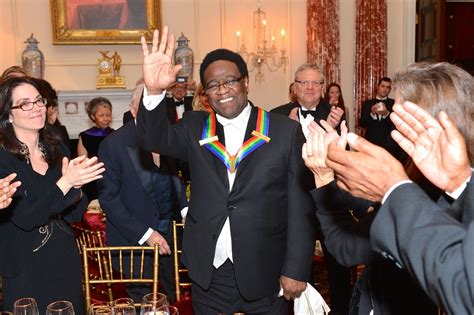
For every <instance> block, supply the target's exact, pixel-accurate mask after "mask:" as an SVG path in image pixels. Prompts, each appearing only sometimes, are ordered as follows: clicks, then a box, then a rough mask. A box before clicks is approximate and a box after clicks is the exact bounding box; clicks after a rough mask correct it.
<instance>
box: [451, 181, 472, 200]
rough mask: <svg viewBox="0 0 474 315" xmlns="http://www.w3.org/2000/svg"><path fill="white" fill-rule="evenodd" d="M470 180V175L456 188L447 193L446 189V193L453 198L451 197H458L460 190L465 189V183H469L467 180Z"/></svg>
mask: <svg viewBox="0 0 474 315" xmlns="http://www.w3.org/2000/svg"><path fill="white" fill-rule="evenodd" d="M470 180H471V176H469V177H468V178H467V179H466V181H465V182H464V183H462V184H461V186H459V187H458V188H456V189H455V190H454V191H453V192H452V193H448V192H447V191H446V194H447V195H448V196H449V197H451V198H453V199H458V198H459V196H461V194H462V192H463V191H464V189H466V186H467V183H469V181H470Z"/></svg>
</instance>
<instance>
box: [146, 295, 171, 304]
mask: <svg viewBox="0 0 474 315" xmlns="http://www.w3.org/2000/svg"><path fill="white" fill-rule="evenodd" d="M142 303H143V304H154V305H156V306H160V305H169V303H168V299H167V298H166V295H164V294H163V293H159V292H157V293H148V294H146V295H145V296H144V297H143V300H142Z"/></svg>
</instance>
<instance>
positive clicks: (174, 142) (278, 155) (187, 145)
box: [138, 27, 314, 314]
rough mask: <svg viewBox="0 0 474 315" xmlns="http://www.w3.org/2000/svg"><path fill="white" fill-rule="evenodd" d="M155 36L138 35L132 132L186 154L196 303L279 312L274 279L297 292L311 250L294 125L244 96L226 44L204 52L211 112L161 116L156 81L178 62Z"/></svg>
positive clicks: (236, 60) (236, 58) (289, 295)
mask: <svg viewBox="0 0 474 315" xmlns="http://www.w3.org/2000/svg"><path fill="white" fill-rule="evenodd" d="M157 45H158V31H155V33H154V38H153V47H152V52H149V51H148V47H147V45H146V41H145V39H144V38H142V48H143V52H144V66H143V72H144V78H145V85H146V90H145V92H144V97H143V99H142V101H143V105H140V106H143V107H142V108H141V109H140V111H139V113H138V131H139V132H138V133H139V137H140V140H141V142H142V143H144V145H145V147H146V148H147V149H156V150H158V151H159V152H162V153H163V154H167V155H171V156H175V157H177V158H180V159H183V160H188V161H189V166H190V170H191V183H192V186H191V199H190V206H189V212H188V214H187V216H186V226H185V229H184V238H183V262H184V264H185V265H186V266H187V267H188V269H189V276H190V277H191V279H192V281H193V285H192V296H193V306H194V310H195V312H196V313H197V314H218V313H219V312H224V313H233V312H246V313H262V314H287V311H288V310H287V303H286V302H285V300H284V299H283V298H278V292H279V290H280V287H281V288H282V289H283V294H284V296H285V298H286V299H294V298H295V297H297V296H299V295H300V294H301V293H302V292H303V290H304V289H305V287H306V280H307V279H309V276H310V271H311V261H312V255H313V251H314V235H313V222H314V221H313V220H314V212H313V209H312V206H311V200H310V197H309V195H308V193H307V192H305V191H304V189H303V187H302V185H301V177H302V176H303V174H304V171H305V169H304V168H305V166H304V163H303V160H302V159H301V147H302V144H303V142H304V136H303V134H302V132H301V128H300V127H299V125H298V124H297V123H295V122H293V121H291V120H289V119H286V118H285V117H282V116H281V115H273V114H271V113H268V112H265V111H264V110H263V109H260V108H258V107H255V106H253V105H252V104H251V103H250V102H249V101H248V99H247V94H248V85H249V79H248V70H247V65H246V64H245V62H244V60H243V59H242V57H240V55H238V54H236V53H234V52H232V51H229V50H226V49H217V50H214V51H212V52H210V53H209V54H208V55H207V56H206V57H205V58H204V60H203V62H202V64H201V68H200V79H201V82H203V84H204V88H205V90H206V93H207V95H208V98H209V103H210V104H211V106H212V108H213V109H214V110H215V112H216V114H214V113H211V114H210V113H207V112H202V111H199V112H198V111H193V112H188V113H185V115H184V117H183V119H181V120H180V121H179V122H178V123H177V124H175V125H171V124H169V121H168V119H167V118H166V108H165V106H164V102H163V101H162V100H163V98H164V94H165V91H164V89H165V88H166V87H167V86H168V85H169V83H170V82H173V81H174V80H175V76H176V73H177V72H178V71H179V69H180V68H181V66H180V65H176V66H173V65H172V52H173V50H174V49H173V48H174V47H173V46H174V36H173V35H170V36H168V28H167V27H164V29H163V34H162V38H161V44H160V45H159V48H158V47H157ZM248 139H251V141H244V140H248ZM251 144H254V145H251ZM238 152H240V153H239V154H237V153H238Z"/></svg>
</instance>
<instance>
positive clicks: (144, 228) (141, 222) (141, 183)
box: [99, 84, 186, 302]
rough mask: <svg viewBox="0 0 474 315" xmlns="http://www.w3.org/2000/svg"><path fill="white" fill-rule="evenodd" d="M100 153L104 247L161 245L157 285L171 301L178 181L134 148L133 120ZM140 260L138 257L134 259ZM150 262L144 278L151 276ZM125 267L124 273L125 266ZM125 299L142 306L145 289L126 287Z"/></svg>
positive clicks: (161, 161)
mask: <svg viewBox="0 0 474 315" xmlns="http://www.w3.org/2000/svg"><path fill="white" fill-rule="evenodd" d="M142 91H143V84H142V85H138V86H136V87H135V89H134V91H133V98H132V101H131V103H130V112H131V113H132V115H133V117H136V114H137V110H138V104H139V101H140V96H141V93H142ZM106 140H107V141H105V140H104V141H103V142H102V143H101V145H100V147H99V158H100V159H101V161H102V162H104V164H106V165H107V169H106V171H105V173H104V177H103V179H102V180H101V181H100V183H99V202H100V205H101V207H102V209H103V210H104V212H105V214H106V215H107V227H106V229H107V244H108V245H110V246H134V245H143V244H145V243H146V244H148V245H153V244H155V243H158V244H159V245H160V254H161V255H162V256H161V257H160V265H159V267H160V270H159V273H160V284H161V285H162V287H163V289H164V291H165V293H166V294H167V295H168V297H169V298H170V300H172V301H173V300H174V294H175V287H174V274H173V260H172V257H171V256H170V254H171V250H170V245H171V244H172V240H173V239H172V231H171V230H172V228H171V227H170V222H171V220H173V219H176V218H175V216H176V213H177V210H178V209H177V208H179V209H181V208H182V207H184V206H185V203H186V198H185V195H184V194H183V193H182V190H181V186H180V181H179V180H174V179H173V178H172V176H171V175H170V173H169V169H167V160H166V158H164V157H163V156H160V155H159V154H157V153H151V152H147V151H145V150H143V149H142V148H141V147H140V146H139V145H138V135H137V127H136V123H135V120H132V121H130V122H128V123H127V124H125V125H124V126H122V127H121V128H119V129H118V130H117V131H116V132H114V134H113V137H108V138H107V139H106ZM138 255H139V254H138ZM152 263H153V261H152V257H148V261H147V266H146V270H145V273H151V272H152V267H153V266H152ZM125 267H128V265H126V266H125ZM127 292H128V294H129V295H130V296H131V297H132V298H133V299H134V300H135V301H136V302H140V301H141V298H142V297H143V295H144V294H146V293H149V292H150V287H149V286H141V285H127Z"/></svg>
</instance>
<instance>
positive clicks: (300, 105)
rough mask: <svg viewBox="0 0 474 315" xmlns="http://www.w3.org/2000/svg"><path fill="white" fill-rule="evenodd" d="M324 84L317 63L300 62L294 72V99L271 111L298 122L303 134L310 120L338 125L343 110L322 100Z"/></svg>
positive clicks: (342, 115)
mask: <svg viewBox="0 0 474 315" xmlns="http://www.w3.org/2000/svg"><path fill="white" fill-rule="evenodd" d="M324 86H325V82H324V74H323V73H322V71H321V69H319V67H318V65H316V64H314V63H305V64H302V65H301V66H299V68H298V69H297V70H296V72H295V85H294V92H295V94H296V101H295V102H290V103H288V104H285V105H281V106H279V107H277V108H274V109H272V113H276V114H282V115H285V116H288V117H290V118H291V119H293V120H296V121H298V122H300V123H301V127H302V128H303V133H304V134H305V136H308V133H309V131H308V125H309V123H310V122H312V121H315V122H317V123H318V124H319V122H320V120H325V121H326V122H327V123H328V124H330V125H331V127H333V128H337V127H339V124H340V123H341V121H342V120H343V119H344V111H343V110H342V109H341V108H339V107H336V106H331V105H329V104H328V103H326V102H324V101H323V91H324Z"/></svg>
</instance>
